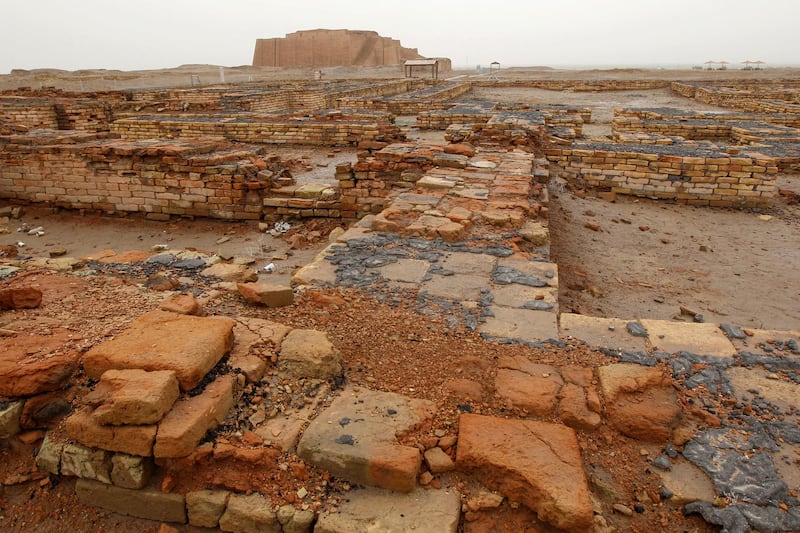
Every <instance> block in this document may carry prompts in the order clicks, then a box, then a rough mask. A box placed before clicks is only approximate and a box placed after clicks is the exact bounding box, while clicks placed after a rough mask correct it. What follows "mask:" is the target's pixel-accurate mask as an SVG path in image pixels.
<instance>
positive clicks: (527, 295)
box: [491, 283, 558, 313]
mask: <svg viewBox="0 0 800 533" xmlns="http://www.w3.org/2000/svg"><path fill="white" fill-rule="evenodd" d="M491 294H492V302H493V303H494V304H495V305H499V306H503V307H516V308H530V307H536V308H538V310H540V311H550V312H553V313H557V312H558V289H557V288H555V287H526V286H524V285H518V284H516V283H515V284H513V285H502V286H499V287H492V293H491Z"/></svg>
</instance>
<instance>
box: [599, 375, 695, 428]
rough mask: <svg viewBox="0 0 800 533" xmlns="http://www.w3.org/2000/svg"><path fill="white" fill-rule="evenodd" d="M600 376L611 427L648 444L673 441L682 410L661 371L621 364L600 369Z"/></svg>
mask: <svg viewBox="0 0 800 533" xmlns="http://www.w3.org/2000/svg"><path fill="white" fill-rule="evenodd" d="M597 373H598V376H599V378H600V388H601V390H602V393H603V396H604V397H605V403H606V415H607V418H608V421H609V423H610V424H611V425H612V426H614V427H615V428H616V429H617V430H618V431H619V432H620V433H622V434H624V435H627V436H629V437H631V438H634V439H638V440H643V441H646V442H663V441H666V440H667V439H668V438H669V437H670V435H671V434H672V429H673V428H674V427H675V425H676V424H677V423H678V421H679V419H680V416H681V409H680V407H679V405H678V400H677V397H676V395H675V390H674V389H673V387H672V381H671V379H670V378H669V377H667V376H666V375H664V374H663V372H662V371H661V369H658V368H651V367H645V366H641V365H636V364H618V365H608V366H603V367H600V368H599V369H598V372H597Z"/></svg>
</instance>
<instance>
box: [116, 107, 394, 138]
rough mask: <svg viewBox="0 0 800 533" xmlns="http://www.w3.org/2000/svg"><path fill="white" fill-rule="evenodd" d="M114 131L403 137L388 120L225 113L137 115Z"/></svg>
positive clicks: (163, 134)
mask: <svg viewBox="0 0 800 533" xmlns="http://www.w3.org/2000/svg"><path fill="white" fill-rule="evenodd" d="M112 131H113V132H115V133H118V134H120V135H121V136H122V137H124V138H126V139H155V138H181V137H186V138H195V137H206V138H211V139H218V140H231V141H237V142H246V143H257V144H300V145H315V146H356V145H358V144H359V143H361V142H364V141H375V140H383V139H388V140H395V139H401V138H403V137H402V134H401V132H400V129H399V128H398V127H397V126H395V125H393V124H389V123H381V122H358V121H352V122H351V121H344V120H343V121H339V120H291V119H289V120H280V119H278V120H276V121H267V120H266V119H256V118H236V117H231V116H228V117H225V116H219V115H218V116H207V117H203V116H193V115H186V116H174V117H161V116H150V117H136V118H128V119H121V120H117V121H116V122H114V124H113V125H112Z"/></svg>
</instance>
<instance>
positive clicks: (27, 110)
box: [0, 97, 58, 130]
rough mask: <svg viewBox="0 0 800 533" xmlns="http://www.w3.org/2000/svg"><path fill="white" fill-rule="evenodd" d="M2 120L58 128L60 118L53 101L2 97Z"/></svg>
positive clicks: (0, 101) (33, 126)
mask: <svg viewBox="0 0 800 533" xmlns="http://www.w3.org/2000/svg"><path fill="white" fill-rule="evenodd" d="M0 121H3V122H7V123H10V124H19V125H22V126H25V127H27V128H31V129H37V128H46V129H51V130H55V129H58V119H57V118H56V110H55V107H53V103H52V102H47V101H35V100H32V99H27V98H18V97H4V98H0Z"/></svg>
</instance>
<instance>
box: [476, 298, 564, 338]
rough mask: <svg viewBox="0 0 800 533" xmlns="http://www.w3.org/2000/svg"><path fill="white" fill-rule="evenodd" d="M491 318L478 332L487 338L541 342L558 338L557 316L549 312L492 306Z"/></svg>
mask: <svg viewBox="0 0 800 533" xmlns="http://www.w3.org/2000/svg"><path fill="white" fill-rule="evenodd" d="M490 311H491V313H492V315H493V316H490V317H488V318H487V319H486V322H485V323H483V324H481V325H480V327H479V328H478V330H479V331H480V332H481V333H482V334H484V335H488V336H489V337H502V338H506V339H519V340H524V341H534V342H535V341H542V340H547V339H557V338H558V325H557V319H558V315H556V314H555V313H551V312H549V311H533V310H529V309H513V308H510V307H500V306H497V305H493V306H491V307H490Z"/></svg>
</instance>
